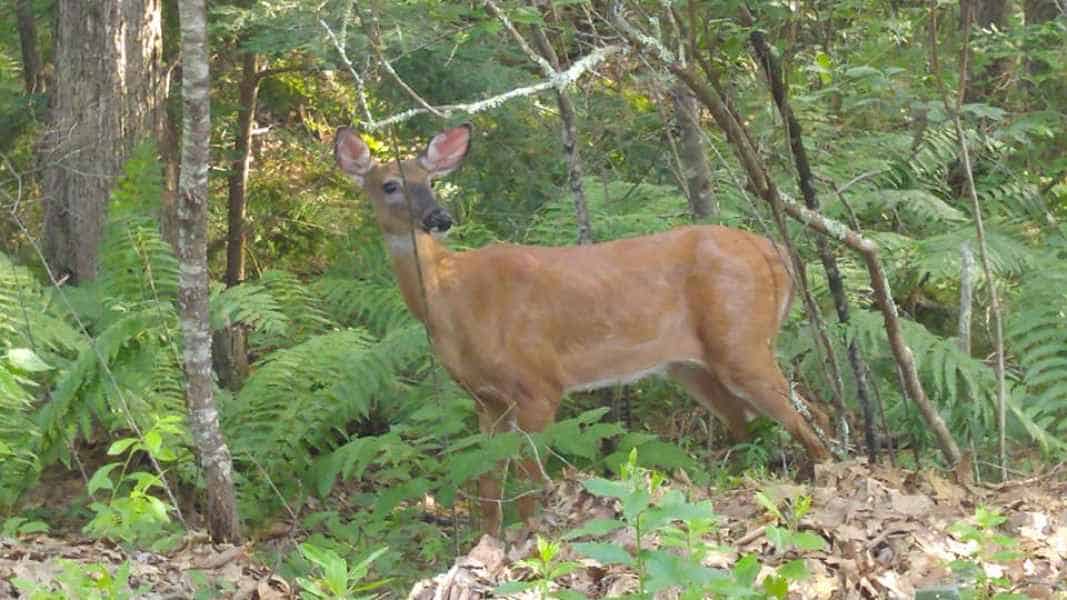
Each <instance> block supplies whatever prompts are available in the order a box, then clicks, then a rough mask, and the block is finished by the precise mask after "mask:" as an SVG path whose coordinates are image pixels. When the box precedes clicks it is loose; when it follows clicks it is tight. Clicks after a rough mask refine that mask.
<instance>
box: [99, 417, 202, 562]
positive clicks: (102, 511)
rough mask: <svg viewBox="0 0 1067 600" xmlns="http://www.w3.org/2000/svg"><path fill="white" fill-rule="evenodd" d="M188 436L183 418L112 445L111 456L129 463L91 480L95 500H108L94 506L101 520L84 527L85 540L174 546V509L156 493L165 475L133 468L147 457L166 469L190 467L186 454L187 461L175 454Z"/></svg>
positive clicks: (103, 468) (166, 420) (160, 423)
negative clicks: (136, 461) (100, 495)
mask: <svg viewBox="0 0 1067 600" xmlns="http://www.w3.org/2000/svg"><path fill="white" fill-rule="evenodd" d="M183 434H184V430H183V429H182V427H181V426H180V420H179V418H178V417H175V416H170V417H165V418H163V419H160V420H159V421H157V422H156V424H155V425H154V426H153V427H152V428H151V429H149V430H147V431H145V433H144V437H142V438H123V439H120V440H117V441H115V442H114V443H113V444H111V447H110V448H108V451H107V453H108V456H117V455H120V454H126V459H125V461H123V462H113V463H107V464H105V465H103V466H101V467H100V468H99V469H97V470H96V472H95V473H94V474H93V476H92V478H91V479H90V480H89V485H88V492H89V495H90V496H92V495H95V494H96V493H97V492H99V491H101V490H107V491H108V492H109V498H108V499H107V501H106V502H93V503H92V504H91V505H90V508H91V509H92V510H93V512H94V513H96V514H95V516H94V517H93V519H92V520H91V521H89V523H88V524H86V525H85V528H84V531H85V533H86V534H88V535H90V536H93V537H100V538H107V539H112V540H118V541H122V542H125V543H127V544H150V545H151V546H152V547H154V548H160V547H165V546H167V545H169V544H171V543H173V541H174V539H175V538H174V532H172V531H171V520H170V512H171V511H172V510H174V507H172V506H169V505H167V503H166V502H164V501H163V500H161V499H160V498H159V497H157V496H156V495H153V493H152V492H153V491H156V489H157V488H159V489H162V488H163V486H164V485H165V482H164V481H163V479H162V475H161V474H158V473H154V472H150V471H138V470H132V469H133V466H134V465H133V464H132V463H133V461H134V459H135V458H137V457H138V456H140V455H142V454H143V455H144V456H147V457H149V458H150V459H151V460H152V464H153V465H160V467H161V468H163V466H164V465H169V464H171V463H176V461H178V460H179V459H182V460H184V461H186V462H191V460H192V457H191V455H190V454H189V453H188V452H187V451H186V452H183V453H182V454H183V455H184V456H180V455H179V453H178V452H176V451H175V448H180V445H179V444H180V442H181V438H182V436H183ZM113 472H117V473H118V477H117V478H116V479H112V473H113ZM157 493H158V492H157Z"/></svg>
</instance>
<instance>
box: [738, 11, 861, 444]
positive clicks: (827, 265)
mask: <svg viewBox="0 0 1067 600" xmlns="http://www.w3.org/2000/svg"><path fill="white" fill-rule="evenodd" d="M749 40H750V41H751V43H752V48H753V50H754V51H755V54H756V58H757V61H758V62H759V63H760V65H761V66H762V67H763V71H764V74H765V75H766V76H767V84H768V87H770V90H771V96H772V98H773V99H774V103H775V105H776V106H777V107H778V112H779V113H781V116H782V122H783V123H784V124H785V130H786V137H787V138H788V140H787V141H788V142H789V147H790V149H791V150H792V151H793V160H794V162H795V164H796V168H797V179H798V184H799V187H800V191H801V194H802V195H803V196H804V205H805V206H806V207H807V208H809V209H811V210H812V211H818V210H819V199H818V196H817V195H816V193H815V185H814V183H815V182H814V176H813V175H812V172H811V164H810V163H809V162H808V153H807V150H806V148H805V146H804V138H803V133H802V132H801V129H800V123H799V121H797V118H796V115H795V114H794V113H793V109H792V107H791V106H790V104H789V98H788V95H787V90H786V86H785V83H784V82H783V81H782V69H781V66H780V65H779V63H778V61H777V60H776V59H775V58H774V55H773V53H772V51H771V48H770V45H769V44H768V43H767V40H766V39H765V38H764V37H763V33H762V32H760V31H759V30H753V31H752V33H751V34H750V35H749ZM815 248H816V250H817V251H818V254H819V260H820V262H822V266H823V270H824V271H826V282H827V286H828V287H829V288H830V294H831V296H832V297H833V300H834V308H835V309H836V310H837V320H838V321H839V322H840V323H842V324H847V323H848V320H849V315H848V312H849V311H848V299H847V298H846V296H845V286H844V282H843V281H842V279H841V271H840V270H839V269H838V268H837V257H835V256H834V254H833V251H832V250H831V249H830V245H829V243H828V242H827V240H826V238H823V237H821V236H820V237H816V238H815ZM848 360H849V364H850V365H851V366H852V373H853V375H854V376H855V380H856V400H857V401H858V402H859V405H860V409H861V410H862V411H863V432H864V439H865V440H866V443H867V453H868V456H869V457H870V460H871V462H872V463H874V462H877V460H878V438H877V437H876V436H875V435H874V410H873V406H872V404H871V399H870V394H869V392H868V389H867V365H866V364H865V363H864V361H863V357H862V356H860V351H859V347H858V346H857V345H856V340H855V339H850V340H848ZM839 402H840V404H839V406H838V410H839V412H841V414H839V415H838V418H839V419H841V420H842V421H841V422H842V423H844V418H845V414H844V408H845V405H844V399H840V400H839Z"/></svg>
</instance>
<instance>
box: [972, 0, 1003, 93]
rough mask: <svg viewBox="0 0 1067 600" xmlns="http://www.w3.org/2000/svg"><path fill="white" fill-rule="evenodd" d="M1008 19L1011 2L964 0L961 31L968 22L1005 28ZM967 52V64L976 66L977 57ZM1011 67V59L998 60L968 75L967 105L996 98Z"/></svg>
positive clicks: (985, 27) (984, 26)
mask: <svg viewBox="0 0 1067 600" xmlns="http://www.w3.org/2000/svg"><path fill="white" fill-rule="evenodd" d="M969 15H970V16H969ZM1007 16H1008V2H1007V0H960V28H961V29H962V28H964V27H966V26H967V25H966V24H967V23H968V22H970V23H972V24H973V25H974V26H975V27H978V28H981V29H987V28H989V27H993V26H995V27H997V28H998V29H1004V26H1005V24H1006V21H1007ZM964 52H967V53H968V54H969V56H968V57H967V59H966V60H967V63H968V64H971V65H973V64H974V56H973V54H972V53H971V50H970V48H966V49H964ZM1010 67H1011V61H1010V60H1008V59H1006V58H998V59H995V60H993V61H991V62H990V63H988V64H986V65H985V67H984V68H983V69H981V72H975V73H974V74H973V75H970V76H968V77H967V82H966V88H965V90H964V102H979V101H983V100H988V99H991V98H993V97H994V96H995V95H996V91H997V85H998V83H999V82H1001V81H1002V80H1003V79H1004V78H1005V76H1006V75H1007V73H1008V71H1009V69H1010Z"/></svg>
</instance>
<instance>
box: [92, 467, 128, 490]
mask: <svg viewBox="0 0 1067 600" xmlns="http://www.w3.org/2000/svg"><path fill="white" fill-rule="evenodd" d="M120 465H121V463H111V464H107V465H104V466H102V467H100V468H99V469H97V470H96V473H93V476H92V478H90V479H89V495H90V496H92V495H93V494H95V493H96V491H97V490H113V489H115V484H114V483H112V482H111V478H110V477H109V475H110V474H111V471H113V470H115V468H117V467H119V466H120Z"/></svg>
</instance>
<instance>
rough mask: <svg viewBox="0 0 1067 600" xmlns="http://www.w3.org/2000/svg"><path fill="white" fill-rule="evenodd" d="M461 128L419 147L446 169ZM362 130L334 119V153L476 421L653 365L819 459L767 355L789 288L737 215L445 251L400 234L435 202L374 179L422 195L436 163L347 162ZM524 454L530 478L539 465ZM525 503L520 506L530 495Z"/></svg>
mask: <svg viewBox="0 0 1067 600" xmlns="http://www.w3.org/2000/svg"><path fill="white" fill-rule="evenodd" d="M465 131H466V132H467V133H466V135H469V129H466V130H465ZM463 136H464V132H463V131H460V128H456V129H452V130H448V131H446V132H444V133H442V134H440V135H439V136H437V137H436V138H434V140H433V141H432V142H431V145H430V147H428V148H427V151H426V152H424V153H423V155H422V156H423V157H426V156H428V155H430V154H431V152H430V151H431V149H435V150H437V151H435V152H433V153H432V154H433V156H435V157H436V156H438V155H441V154H446V155H448V157H449V160H448V161H445V162H447V166H448V170H450V169H451V168H455V167H454V164H453V163H456V164H458V160H461V159H462V155H463V154H465V152H466V140H465V139H464V137H463ZM361 144H362V142H359V141H358V138H357V137H354V134H351V133H350V132H348V133H347V134H346V133H345V132H339V134H338V142H337V148H338V149H337V152H338V164H339V165H341V167H342V168H343V169H345V170H346V172H349V173H350V174H352V175H353V176H354V177H356V178H357V180H362V185H363V188H364V189H365V190H366V191H367V193H368V196H369V197H370V199H371V201H372V203H373V204H374V208H375V213H376V215H377V219H378V224H379V226H380V227H381V230H382V232H383V234H384V235H385V236H386V237H387V239H388V240H389V243H390V244H391V253H392V256H393V268H394V270H395V272H396V276H397V280H398V283H399V285H400V289H401V291H402V293H403V295H404V299H405V301H406V302H407V305H408V307H409V308H410V309H411V311H412V313H413V314H414V315H415V316H416V317H418V318H419V319H420V320H422V321H423V322H424V323H426V325H427V326H428V327H429V329H430V332H431V337H432V339H433V346H434V350H435V352H436V353H437V354H438V356H439V357H440V359H441V362H442V363H443V364H444V365H445V367H446V368H447V369H448V371H449V373H451V375H452V376H453V377H454V378H455V379H456V381H457V382H458V383H460V384H461V385H462V386H463V387H464V388H465V389H466V390H468V391H469V392H470V393H471V394H472V395H473V396H474V397H475V400H476V403H477V406H478V412H479V421H480V424H481V427H482V429H483V431H486V432H494V431H495V432H499V431H507V430H509V429H511V428H513V427H515V426H517V427H519V428H521V429H522V430H525V431H541V430H543V429H544V428H545V427H546V426H548V425H549V424H551V423H552V422H553V421H554V420H555V417H556V411H557V409H558V408H559V403H560V399H561V397H562V396H563V394H564V393H566V392H567V391H570V390H576V389H593V388H595V387H600V386H604V385H613V384H615V383H617V382H620V381H628V380H631V379H632V378H634V377H637V376H641V375H645V374H648V373H650V372H659V373H663V374H665V375H667V376H669V377H672V378H674V379H675V380H677V381H679V382H680V383H681V384H682V385H684V386H685V388H686V390H688V391H689V393H690V394H691V395H692V396H693V397H694V398H695V399H697V400H698V401H699V402H701V403H702V404H703V405H705V406H706V407H707V408H708V409H710V410H711V411H712V412H713V413H715V414H716V415H717V416H718V417H719V418H721V419H723V420H724V421H725V422H726V423H727V425H728V426H729V428H730V430H731V431H732V433H733V435H734V437H735V438H737V439H743V438H744V436H745V435H746V427H745V425H746V421H747V419H748V418H749V417H750V416H751V415H752V414H753V413H758V414H764V415H767V416H769V417H771V418H773V419H775V420H777V421H778V422H779V423H781V424H782V426H783V427H785V428H786V430H788V431H789V432H790V433H791V434H792V435H793V436H794V437H795V438H796V439H797V440H798V441H799V442H800V443H801V444H802V445H803V446H804V447H805V449H806V450H807V452H808V454H809V456H810V457H811V458H812V459H813V460H816V461H819V460H824V459H826V458H828V453H827V451H826V448H825V447H824V446H823V445H822V443H821V442H820V441H819V439H818V437H817V436H816V435H815V433H814V432H813V431H812V429H811V428H810V427H809V426H808V424H807V423H806V422H805V421H804V419H803V418H802V417H801V416H800V415H799V414H798V413H797V412H796V411H795V410H794V408H793V407H792V405H791V404H790V400H789V394H790V392H789V384H788V382H787V381H786V379H785V377H784V376H783V375H782V372H781V371H780V369H779V368H778V365H777V362H776V360H775V356H774V341H775V337H776V335H777V333H778V330H779V328H780V326H781V323H782V319H783V318H784V317H785V313H786V311H787V309H788V306H789V303H790V302H791V300H792V282H791V279H790V275H789V272H788V270H787V268H786V264H787V263H786V262H785V261H784V260H783V258H784V257H783V255H782V254H781V250H780V249H779V248H778V247H777V246H776V245H775V244H773V243H772V242H770V241H769V240H767V239H766V238H763V237H760V236H757V235H754V234H752V233H749V232H746V231H741V230H737V229H731V228H727V227H718V226H692V227H682V228H678V229H674V230H671V231H667V232H664V233H659V234H655V235H647V236H641V237H635V238H630V239H623V240H617V241H612V242H605V243H601V244H594V245H592V246H573V247H560V248H553V247H535V246H518V245H510V244H494V245H491V246H487V247H485V248H480V249H478V250H472V251H468V252H452V251H450V250H448V249H447V248H446V247H445V246H444V245H442V244H440V243H439V242H437V241H436V240H435V239H434V238H433V237H432V236H431V235H429V234H427V233H425V232H423V231H422V230H421V229H418V228H417V229H416V230H415V233H414V239H415V242H416V244H415V245H412V244H411V243H410V241H405V240H410V239H411V236H412V224H413V223H416V224H417V223H418V222H419V219H421V218H422V214H424V213H425V211H428V210H431V209H432V208H433V207H426V206H414V205H413V204H411V203H409V202H398V201H396V199H395V198H393V199H391V200H390V199H388V198H387V194H385V193H384V192H383V191H382V190H383V184H384V183H385V182H387V181H395V180H401V181H402V182H403V183H405V184H406V186H407V189H408V191H409V195H414V196H418V197H419V199H420V200H421V201H425V194H422V195H420V194H421V192H423V191H425V190H429V183H428V182H429V180H430V179H431V178H432V177H433V176H434V175H435V174H437V173H436V172H435V170H434V165H433V164H430V165H429V166H428V165H427V161H426V160H425V158H423V159H422V160H420V159H411V160H407V161H404V162H403V163H401V164H400V165H397V164H396V163H395V162H389V163H384V164H381V165H378V164H374V163H373V161H371V162H370V163H367V164H362V165H357V167H358V168H360V169H362V170H358V171H353V170H352V169H353V167H352V165H353V161H352V160H346V159H349V158H351V157H353V156H354V157H357V158H360V157H362V156H363V150H364V148H363V147H361V146H360V145H361ZM435 144H439V146H435ZM460 146H461V147H460ZM367 156H368V157H369V153H367ZM457 156H458V158H457ZM356 162H359V161H356ZM401 172H402V175H401ZM420 186H421V187H420ZM416 192H418V193H416ZM431 199H432V196H431ZM409 206H411V207H412V208H414V209H415V211H416V213H417V214H415V215H412V214H411V212H410V211H409ZM416 247H417V250H418V251H417V252H414V251H413V250H414V249H415V248H416ZM416 256H417V260H418V265H419V267H421V278H422V285H421V286H420V281H419V271H420V269H417V268H416ZM424 294H425V296H424ZM424 298H425V300H426V304H425V305H424V302H423V299H424ZM523 468H524V470H525V471H526V473H527V475H528V476H531V477H534V478H537V477H540V469H539V468H537V466H536V465H533V464H529V463H527V464H525V465H524V466H523ZM480 493H481V495H482V497H483V508H484V510H485V512H486V517H487V519H488V530H489V531H490V532H496V531H497V530H498V527H499V522H500V506H499V502H498V501H496V500H494V499H496V498H499V497H500V489H499V483H498V481H497V479H496V478H495V477H493V476H488V477H483V478H482V481H481V484H480ZM519 508H520V513H521V514H522V516H523V518H529V517H530V515H531V512H532V509H533V506H532V503H531V502H529V501H526V502H521V503H520V507H519Z"/></svg>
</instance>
